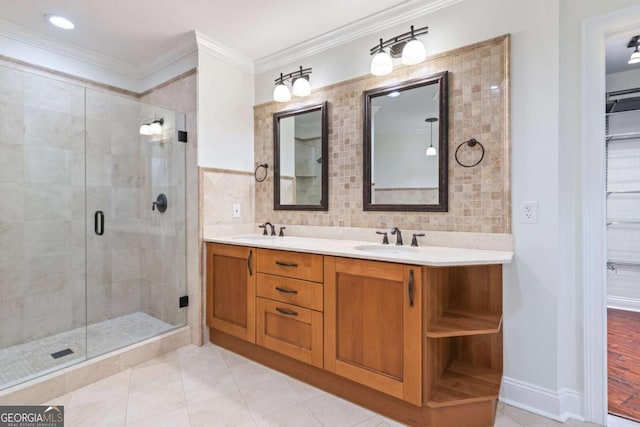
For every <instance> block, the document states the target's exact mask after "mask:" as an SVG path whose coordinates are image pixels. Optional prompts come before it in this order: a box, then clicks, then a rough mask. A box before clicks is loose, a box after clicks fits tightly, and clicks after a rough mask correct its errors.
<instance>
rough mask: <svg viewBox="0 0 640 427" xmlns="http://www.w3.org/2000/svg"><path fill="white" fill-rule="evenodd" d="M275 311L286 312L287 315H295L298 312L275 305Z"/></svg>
mask: <svg viewBox="0 0 640 427" xmlns="http://www.w3.org/2000/svg"><path fill="white" fill-rule="evenodd" d="M276 311H277V312H279V313H282V314H286V315H287V316H297V315H298V313H297V312H296V311H293V310H286V309H284V308H280V307H276Z"/></svg>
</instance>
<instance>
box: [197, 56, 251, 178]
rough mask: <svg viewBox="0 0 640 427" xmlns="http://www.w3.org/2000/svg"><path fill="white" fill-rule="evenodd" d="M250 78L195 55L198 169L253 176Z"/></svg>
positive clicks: (218, 61) (225, 64)
mask: <svg viewBox="0 0 640 427" xmlns="http://www.w3.org/2000/svg"><path fill="white" fill-rule="evenodd" d="M253 88H254V82H253V74H251V73H249V72H247V71H245V70H242V69H240V68H239V67H236V66H235V65H231V64H230V63H229V62H226V61H223V60H221V59H219V58H218V57H216V56H214V55H212V54H210V53H208V52H207V51H206V50H200V51H199V53H198V166H201V167H209V168H221V169H232V170H239V171H251V172H253V167H254V166H253V104H254V102H253V101H254V99H253V90H254V89H253Z"/></svg>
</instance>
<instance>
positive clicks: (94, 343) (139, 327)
mask: <svg viewBox="0 0 640 427" xmlns="http://www.w3.org/2000/svg"><path fill="white" fill-rule="evenodd" d="M174 328H175V326H173V325H170V324H168V323H165V322H163V321H162V320H159V319H156V318H155V317H153V316H150V315H148V314H146V313H141V312H137V313H131V314H127V315H125V316H120V317H116V318H114V319H110V320H106V321H104V322H99V323H94V324H92V325H89V326H88V327H87V328H86V333H85V328H77V329H73V330H71V331H65V332H61V333H59V334H56V335H52V336H50V337H45V338H40V339H37V340H34V341H30V342H28V343H24V344H20V345H14V346H12V347H7V348H3V349H0V366H1V367H2V369H0V389H3V388H8V387H10V386H12V385H15V384H19V383H21V382H24V381H28V380H30V379H32V378H35V377H37V376H40V375H44V374H46V373H49V372H53V371H56V370H59V369H62V368H64V367H67V366H71V365H73V364H74V363H78V362H82V361H84V360H86V359H87V358H91V357H96V356H99V355H101V354H105V353H107V352H109V351H113V350H116V349H119V348H122V347H124V346H127V345H130V344H133V343H136V342H139V341H142V340H145V339H147V338H149V337H153V336H156V335H160V334H162V333H164V332H167V331H170V330H171V329H174ZM66 348H70V349H71V350H72V351H73V353H72V354H69V355H68V356H64V357H61V358H59V359H54V358H53V357H51V353H54V352H57V351H60V350H63V349H66ZM85 348H86V349H87V350H86V351H85Z"/></svg>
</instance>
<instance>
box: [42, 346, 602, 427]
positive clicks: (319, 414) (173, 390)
mask: <svg viewBox="0 0 640 427" xmlns="http://www.w3.org/2000/svg"><path fill="white" fill-rule="evenodd" d="M46 403H47V404H52V405H54V404H55V405H64V406H65V418H66V420H65V421H66V423H65V426H66V427H74V426H91V427H98V426H113V427H117V426H136V427H141V426H149V427H161V426H167V427H189V426H191V427H197V426H242V427H249V426H292V427H293V426H295V427H300V426H304V427H307V426H308V427H313V426H331V427H340V426H361V427H374V426H376V427H383V426H399V425H400V424H398V423H396V422H394V421H392V420H389V419H387V418H384V417H382V416H380V415H377V414H376V413H374V412H371V411H369V410H367V409H364V408H362V407H360V406H357V405H354V404H352V403H349V402H347V401H345V400H343V399H340V398H338V397H335V396H332V395H330V394H327V393H325V392H323V391H321V390H319V389H316V388H314V387H311V386H309V385H306V384H304V383H302V382H300V381H297V380H295V379H293V378H291V377H288V376H286V375H283V374H281V373H279V372H276V371H273V370H271V369H269V368H266V367H264V366H262V365H259V364H257V363H254V362H252V361H250V360H248V359H245V358H243V357H241V356H238V355H236V354H234V353H231V352H229V351H226V350H224V349H222V348H220V347H217V346H214V345H213V344H210V343H207V344H206V345H204V346H203V347H196V346H193V345H188V346H186V347H182V348H180V349H178V350H177V351H173V352H171V353H167V354H166V355H164V356H162V357H159V358H156V359H153V360H151V361H149V362H147V363H144V364H142V365H139V366H137V367H135V368H132V369H129V370H126V371H123V372H121V373H119V374H117V375H114V376H112V377H109V378H106V379H104V380H102V381H99V382H97V383H95V384H91V385H89V386H87V387H84V388H81V389H78V390H76V391H74V392H73V393H69V394H66V395H64V396H60V397H59V398H56V399H53V400H51V401H49V402H46ZM495 425H496V427H534V426H535V427H559V426H565V427H580V426H593V425H591V424H585V423H579V422H575V421H570V422H567V423H565V424H560V423H557V422H555V421H552V420H548V419H546V418H542V417H539V416H537V415H534V414H531V413H529V412H526V411H522V410H520V409H516V408H514V407H511V406H507V405H502V404H501V405H499V412H498V417H497V419H496V424H495Z"/></svg>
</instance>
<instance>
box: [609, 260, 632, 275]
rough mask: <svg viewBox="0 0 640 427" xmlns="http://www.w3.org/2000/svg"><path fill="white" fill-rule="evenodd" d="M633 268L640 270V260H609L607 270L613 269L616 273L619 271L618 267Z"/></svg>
mask: <svg viewBox="0 0 640 427" xmlns="http://www.w3.org/2000/svg"><path fill="white" fill-rule="evenodd" d="M620 268H622V269H631V270H640V262H636V261H614V260H609V261H607V270H611V271H613V272H614V273H617V272H618V269H620Z"/></svg>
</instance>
